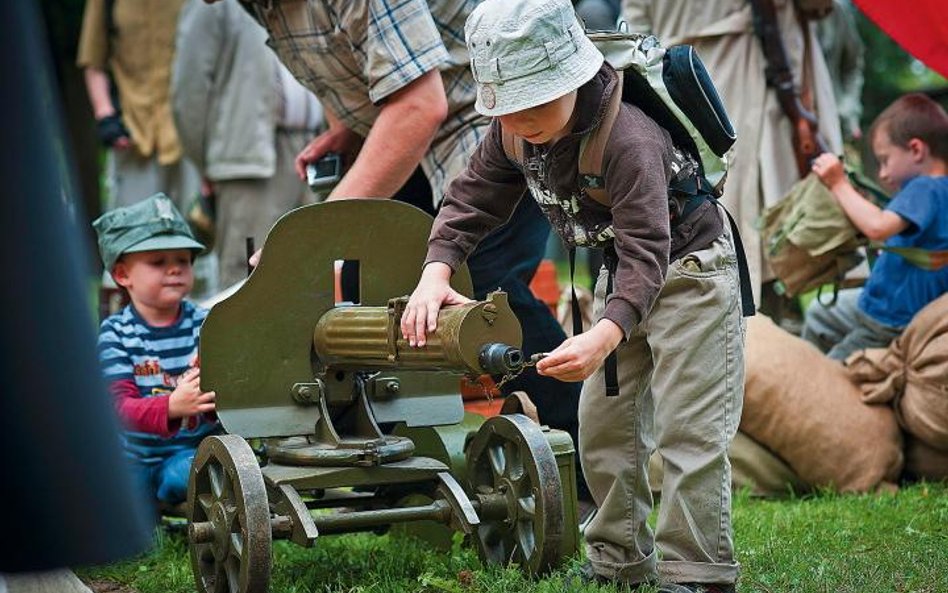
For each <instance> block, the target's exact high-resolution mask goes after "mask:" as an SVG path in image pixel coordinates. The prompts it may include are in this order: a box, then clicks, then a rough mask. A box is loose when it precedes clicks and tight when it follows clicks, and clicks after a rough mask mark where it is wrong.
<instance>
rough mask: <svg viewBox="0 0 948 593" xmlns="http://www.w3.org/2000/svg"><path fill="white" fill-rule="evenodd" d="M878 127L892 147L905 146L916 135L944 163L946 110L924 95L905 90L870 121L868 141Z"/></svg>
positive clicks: (947, 155) (947, 135) (947, 156)
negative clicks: (905, 91)
mask: <svg viewBox="0 0 948 593" xmlns="http://www.w3.org/2000/svg"><path fill="white" fill-rule="evenodd" d="M881 129H885V132H886V134H888V136H889V140H890V141H891V142H892V144H894V145H896V146H900V147H902V148H906V147H907V146H908V143H909V141H910V140H911V139H912V138H918V139H919V140H921V141H922V142H924V143H925V144H926V145H928V149H929V150H930V151H931V153H932V156H934V157H936V158H939V159H941V160H943V161H946V162H948V113H945V110H944V108H942V106H941V105H939V104H938V103H936V102H935V101H933V100H932V99H931V98H929V97H928V96H927V95H925V94H922V93H909V94H907V95H903V96H902V97H899V98H898V99H896V100H895V102H893V103H892V104H891V105H889V106H888V107H886V108H885V110H884V111H883V112H882V113H880V114H879V116H878V117H877V118H876V119H875V121H874V122H873V123H872V128H871V129H870V131H869V139H870V141H871V140H872V139H874V138H875V135H876V134H877V133H878V131H879V130H881Z"/></svg>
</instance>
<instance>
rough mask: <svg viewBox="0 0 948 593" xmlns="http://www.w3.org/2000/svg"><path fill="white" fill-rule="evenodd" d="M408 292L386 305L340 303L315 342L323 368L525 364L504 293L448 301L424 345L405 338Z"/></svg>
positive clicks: (487, 369)
mask: <svg viewBox="0 0 948 593" xmlns="http://www.w3.org/2000/svg"><path fill="white" fill-rule="evenodd" d="M406 303H407V298H406V297H402V298H399V299H392V301H390V302H389V305H388V306H387V307H361V306H354V307H337V308H335V309H332V310H330V311H327V312H326V313H325V314H324V315H323V316H322V317H321V318H320V320H319V322H318V323H317V324H316V328H315V330H314V333H313V347H314V350H315V352H316V356H317V358H318V359H319V363H320V364H321V365H322V366H323V367H324V368H325V369H339V370H372V369H406V370H408V369H410V370H432V371H457V372H465V373H473V374H484V373H487V374H492V375H500V374H504V373H506V372H510V371H512V370H516V369H519V367H520V366H522V365H523V353H522V352H521V351H520V349H519V347H520V343H521V340H522V334H521V331H520V324H519V322H518V321H517V318H516V316H515V315H514V314H513V311H511V310H510V306H509V304H508V303H507V297H506V295H505V294H504V293H500V292H497V293H491V294H490V295H488V299H487V300H485V301H479V302H471V303H467V304H465V305H459V306H455V307H446V308H444V309H442V310H441V311H440V312H439V313H438V328H437V329H436V330H435V331H434V332H432V333H431V334H429V335H428V337H427V340H426V342H427V343H426V345H425V346H424V347H423V348H412V347H410V346H409V345H408V342H407V341H405V340H404V339H403V338H402V335H401V329H400V323H401V316H402V313H403V311H404V307H405V304H406Z"/></svg>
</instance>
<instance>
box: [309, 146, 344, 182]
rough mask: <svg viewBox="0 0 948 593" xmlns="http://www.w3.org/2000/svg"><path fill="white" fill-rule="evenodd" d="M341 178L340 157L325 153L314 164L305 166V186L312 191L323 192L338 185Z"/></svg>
mask: <svg viewBox="0 0 948 593" xmlns="http://www.w3.org/2000/svg"><path fill="white" fill-rule="evenodd" d="M341 177H342V157H341V156H340V155H339V154H337V153H334V152H330V153H327V154H326V155H325V156H323V158H321V159H319V160H318V161H316V162H313V163H309V164H308V165H306V184H307V185H309V188H310V189H311V190H313V191H325V190H326V189H329V188H331V187H332V186H334V185H336V184H337V183H339V179H340V178H341Z"/></svg>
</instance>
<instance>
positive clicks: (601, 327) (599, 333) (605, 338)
mask: <svg viewBox="0 0 948 593" xmlns="http://www.w3.org/2000/svg"><path fill="white" fill-rule="evenodd" d="M621 341H622V329H621V328H620V327H619V326H618V325H616V324H615V323H613V322H612V321H609V320H608V319H602V320H600V321H599V323H597V324H596V325H594V326H593V327H592V328H591V329H590V330H589V331H586V332H583V333H581V334H579V335H578V336H573V337H571V338H567V339H566V340H565V341H564V342H563V343H562V344H560V345H559V346H558V347H557V348H556V350H554V351H553V352H550V354H549V356H547V357H546V358H544V359H542V360H541V361H540V362H538V363H537V373H539V374H540V375H543V376H546V377H553V378H554V379H559V380H560V381H583V380H585V379H587V378H589V376H590V375H592V374H593V373H594V372H595V371H596V369H598V368H599V367H600V366H601V365H602V363H603V361H604V360H605V359H606V357H607V356H609V353H610V352H612V351H613V350H615V349H616V346H618V345H619V342H621Z"/></svg>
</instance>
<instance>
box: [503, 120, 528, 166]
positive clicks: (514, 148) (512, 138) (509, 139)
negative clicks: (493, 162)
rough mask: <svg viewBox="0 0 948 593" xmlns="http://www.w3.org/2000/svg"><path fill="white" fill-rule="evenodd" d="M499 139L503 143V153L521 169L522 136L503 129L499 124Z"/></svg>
mask: <svg viewBox="0 0 948 593" xmlns="http://www.w3.org/2000/svg"><path fill="white" fill-rule="evenodd" d="M501 141H502V142H503V144H504V154H506V155H507V158H508V159H510V161H511V162H512V163H514V164H515V165H517V166H518V167H520V168H521V169H523V138H520V137H519V136H516V135H514V134H513V133H511V132H508V131H507V130H505V129H503V126H501Z"/></svg>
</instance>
